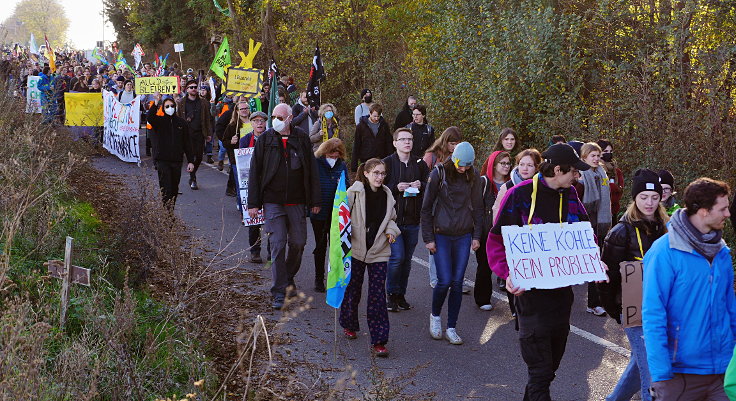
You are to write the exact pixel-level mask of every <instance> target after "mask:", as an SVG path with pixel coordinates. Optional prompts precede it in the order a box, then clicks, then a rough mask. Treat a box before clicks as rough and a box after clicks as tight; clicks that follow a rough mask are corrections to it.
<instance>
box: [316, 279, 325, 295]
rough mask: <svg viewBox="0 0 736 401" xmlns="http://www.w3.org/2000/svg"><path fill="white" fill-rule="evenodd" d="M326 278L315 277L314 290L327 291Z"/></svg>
mask: <svg viewBox="0 0 736 401" xmlns="http://www.w3.org/2000/svg"><path fill="white" fill-rule="evenodd" d="M325 291H327V290H326V289H325V280H323V279H319V278H316V279H314V292H325Z"/></svg>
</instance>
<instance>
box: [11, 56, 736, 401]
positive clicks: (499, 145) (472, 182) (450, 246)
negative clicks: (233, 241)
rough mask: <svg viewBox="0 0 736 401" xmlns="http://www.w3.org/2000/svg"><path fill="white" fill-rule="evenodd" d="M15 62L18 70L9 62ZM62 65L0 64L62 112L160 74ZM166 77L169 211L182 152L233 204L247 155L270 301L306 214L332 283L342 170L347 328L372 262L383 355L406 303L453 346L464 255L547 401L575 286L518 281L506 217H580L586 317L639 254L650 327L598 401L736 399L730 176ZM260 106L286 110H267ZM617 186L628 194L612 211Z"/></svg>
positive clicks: (300, 242)
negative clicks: (412, 286)
mask: <svg viewBox="0 0 736 401" xmlns="http://www.w3.org/2000/svg"><path fill="white" fill-rule="evenodd" d="M12 63H16V64H15V67H17V68H14V69H13V68H10V67H8V66H9V65H10V64H12ZM57 63H58V65H59V67H58V69H57V71H56V73H55V74H51V73H50V71H49V67H48V66H40V65H39V64H38V63H36V62H34V61H32V60H27V61H24V62H22V63H21V62H18V60H15V59H12V58H11V57H6V59H5V60H4V61H3V66H2V67H3V68H2V69H3V71H2V73H3V77H4V79H5V81H6V82H12V81H13V76H15V82H16V86H17V90H18V91H19V93H20V94H21V95H22V93H23V90H24V88H23V82H25V79H24V77H25V76H27V75H38V76H40V77H41V81H42V82H43V84H42V85H43V86H41V85H39V87H40V89H41V90H42V91H43V92H44V99H45V100H44V102H45V104H46V105H47V106H48V107H47V108H46V109H45V110H47V112H48V113H47V114H48V115H49V116H51V117H50V118H51V120H57V121H58V118H60V117H59V116H61V114H62V113H63V110H62V108H61V105H62V104H63V102H59V101H58V93H60V92H61V93H63V92H64V91H79V92H88V91H100V90H101V88H104V89H106V90H109V91H112V92H114V93H116V95H117V96H118V98H119V100H120V101H121V102H126V101H130V100H132V99H133V98H134V97H135V96H136V94H135V92H134V90H133V88H134V85H133V83H134V80H135V78H136V76H147V75H151V74H156V73H161V71H159V72H156V71H154V70H153V66H151V65H150V64H149V63H144V64H143V65H142V66H141V68H140V69H139V70H137V71H129V70H125V69H115V68H114V67H112V66H110V65H99V64H94V63H91V62H89V61H87V60H84V59H83V58H82V57H81V56H80V54H76V55H75V54H71V55H69V56H68V57H62V58H60V59H59V60H58V61H57ZM164 73H165V74H171V75H177V76H180V77H182V83H183V86H182V93H181V94H177V95H174V96H170V95H166V96H162V95H160V94H155V95H149V96H146V97H145V98H144V99H143V101H142V104H143V107H144V110H143V111H142V112H144V113H145V116H146V119H145V121H146V123H147V124H148V132H149V135H147V139H149V140H150V141H149V142H148V143H147V144H146V148H147V151H148V152H150V154H151V156H152V158H153V160H154V163H155V166H156V169H157V173H158V177H159V183H160V187H161V192H162V197H163V200H164V202H165V203H166V204H167V205H168V206H169V207H170V208H173V207H174V204H175V201H176V197H177V194H178V192H179V181H180V176H181V173H182V168H183V166H182V164H183V161H184V158H186V161H187V164H186V167H185V168H186V171H187V172H188V173H189V180H188V184H189V188H190V189H191V190H197V189H198V184H197V176H196V174H197V169H198V168H199V166H200V165H201V163H202V162H207V163H210V164H212V165H214V166H216V167H218V168H219V169H220V170H223V169H224V166H225V164H227V165H229V168H230V170H229V172H230V174H229V178H228V184H227V189H226V195H228V196H234V197H239V195H240V192H239V191H238V182H237V180H236V177H237V171H236V169H235V166H236V158H235V155H234V152H235V150H236V149H242V148H253V153H252V158H251V164H250V166H249V167H250V175H249V180H248V196H247V199H243V200H240V199H238V200H237V201H235V203H236V204H237V205H238V206H240V205H247V206H246V209H247V210H243V213H245V214H247V215H248V216H250V217H255V216H257V215H258V213H259V212H260V211H262V213H263V216H264V224H263V226H262V227H261V226H250V227H249V246H248V250H249V252H250V254H251V257H250V261H251V262H253V263H259V264H260V263H263V259H262V251H263V250H265V251H266V255H267V256H266V257H267V259H268V260H269V261H270V262H271V272H272V287H271V295H272V306H273V308H274V309H281V308H283V307H284V304H285V302H286V301H287V299H288V298H289V297H291V296H293V295H294V294H295V291H296V287H297V285H296V281H297V280H296V277H297V274H298V272H299V270H300V266H301V263H302V259H303V253H304V250H305V247H306V243H307V236H308V234H307V219H309V220H310V222H311V227H312V232H313V236H314V240H315V248H314V250H313V252H312V254H313V257H314V264H315V273H314V277H313V279H314V282H313V284H314V287H313V289H314V291H316V292H325V290H326V273H325V270H326V269H325V266H326V253H327V249H328V243H329V238H330V235H332V234H331V227H332V226H333V225H334V224H336V222H334V221H333V217H332V209H333V201H334V199H335V194H336V191H337V190H338V181H339V180H340V177H349V182H348V183H347V190H346V192H347V199H348V204H349V207H350V214H351V225H352V238H351V243H352V270H351V279H350V282H349V283H348V285H347V288H346V290H345V297H344V300H343V302H342V305H341V308H340V313H339V322H340V325H341V326H342V328H343V333H344V336H345V337H346V338H348V339H355V338H357V337H358V332H359V330H360V323H359V318H358V317H359V313H358V309H359V306H360V301H361V294H362V285H363V282H364V277H365V275H366V272H367V275H368V279H367V285H368V292H367V293H368V297H367V299H365V302H364V303H365V307H366V308H367V323H368V329H369V333H370V345H371V351H372V352H373V353H374V354H375V355H376V356H379V357H385V356H388V349H387V343H388V342H389V338H390V319H389V313H388V312H399V311H407V310H411V309H412V305H411V303H410V302H409V300H411V302H427V303H428V304H429V305H431V312H430V316H429V333H428V335H429V336H431V337H432V338H434V339H437V340H442V339H446V340H447V341H449V343H451V344H455V345H460V344H462V343H463V339H462V337H461V332H462V330H461V328H462V324H461V322H458V315H459V311H460V308H461V304H462V300H463V292H464V291H465V290H466V289H465V288H464V282H465V276H466V268H467V266H468V261H469V259H470V257H471V254H472V253H474V255H475V256H474V257H475V259H476V260H477V265H478V268H477V272H476V275H475V286H474V289H473V300H474V301H475V305H476V306H477V307H478V308H479V309H481V310H484V311H490V310H492V309H493V305H492V302H491V299H492V294H493V288H494V281H495V283H496V285H495V286H496V287H497V288H498V290H500V291H504V292H506V295H507V297H508V301H509V302H508V305H509V308H510V312H511V314H512V316H513V317H514V318H515V319H516V324H517V328H518V331H519V343H520V350H521V356H522V358H523V361H524V362H525V363H526V364H527V367H528V375H529V378H528V383H527V385H526V388H525V394H524V400H534V401H537V400H551V396H550V384H551V382H552V381H553V379H554V378H555V371H556V370H557V368H558V367H559V365H560V361H561V360H562V358H563V355H564V352H565V347H566V344H567V337H568V334H569V332H570V315H571V308H572V305H573V291H572V288H571V287H570V286H567V287H562V288H555V289H524V288H521V287H520V286H518V285H516V284H515V283H514V282H513V277H511V275H510V274H509V266H508V264H507V260H506V256H505V245H506V244H504V238H503V236H502V235H501V234H502V228H503V227H504V226H512V225H513V226H524V225H533V224H544V223H560V224H562V223H575V222H590V225H591V226H592V229H593V232H594V233H595V238H596V242H597V245H598V246H599V247H600V253H601V260H602V261H603V262H604V264H605V266H607V269H608V271H607V276H608V279H607V280H605V281H601V282H590V283H587V284H586V286H587V289H588V291H587V307H586V311H587V312H589V313H591V315H596V316H608V317H610V318H612V319H614V320H615V321H616V322H617V323H619V324H621V321H622V313H623V311H622V278H621V273H620V272H619V268H618V267H619V264H620V263H621V262H627V261H643V265H644V270H643V275H644V277H643V287H642V302H643V303H642V322H643V324H642V325H639V326H634V327H626V328H624V329H623V331H624V333H625V335H626V337H627V339H628V341H629V343H630V347H631V357H630V361H629V364H628V366H627V367H626V369H625V371H624V372H623V374H622V376H621V378H620V379H619V381H618V383H617V385H616V387H615V389H614V390H613V392H612V393H611V394H610V395H609V396H608V397H607V400H629V399H631V398H632V397H633V396H634V395H635V394H638V395H639V396H640V397H641V399H642V400H652V399H656V400H727V399H728V397H732V398H731V399H732V400H733V399H736V365H733V364H732V365H731V366H729V363H730V362H731V360H732V353H733V351H734V343H735V341H736V297H735V296H734V287H733V284H734V273H733V263H732V259H731V253H730V250H729V248H728V247H727V246H726V244H725V242H724V240H723V228H724V225H725V221H726V220H727V219H729V217H732V216H731V211H733V209H732V207H729V204H730V203H729V199H730V196H731V188H730V187H729V185H728V184H727V183H725V182H723V181H718V180H713V179H710V178H700V179H697V180H695V181H693V182H691V183H689V184H687V185H685V184H684V183H676V182H675V178H674V177H673V175H672V174H671V173H670V172H668V171H666V170H661V169H657V168H654V167H655V166H650V167H651V168H642V169H639V170H637V171H634V172H629V173H631V176H632V178H631V180H630V181H629V182H625V180H624V172H622V171H621V169H620V168H619V166H618V164H617V161H616V159H615V157H614V154H615V153H614V145H615V144H614V143H612V142H611V141H608V140H606V139H598V140H597V141H591V142H579V141H568V140H567V139H566V138H564V137H562V136H560V135H556V136H554V137H552V138H550V141H549V142H550V144H549V146H548V147H547V148H546V149H545V150H543V151H540V150H538V149H534V148H525V147H524V144H522V143H521V141H520V139H519V137H518V136H517V134H516V132H515V131H514V130H513V129H511V128H504V129H503V130H501V131H500V133H499V136H498V137H497V139H496V141H495V146H494V147H493V150H492V151H491V152H490V154H483V155H481V154H479V153H478V151H477V150H476V149H475V148H474V147H473V146H472V145H471V144H470V143H469V142H468V141H467V140H465V139H466V138H464V133H463V132H462V129H461V128H459V127H454V126H451V127H447V128H445V129H444V130H436V128H435V127H433V126H432V125H430V124H429V119H428V107H427V106H426V105H423V104H420V103H419V102H418V99H417V98H416V97H414V96H409V97H408V98H407V99H406V102H405V104H404V105H403V107H402V109H401V110H400V111H399V112H398V114H397V116H396V119H395V121H393V124H389V122H388V121H386V119H385V118H384V117H383V112H384V110H383V107H382V105H380V104H379V103H377V102H376V101H375V99H374V97H373V92H372V91H371V90H369V89H364V90H362V91H361V92H360V98H359V99H360V103H359V104H358V105H357V106H356V107H355V109H354V114H353V117H354V120H353V122H354V123H355V128H354V131H353V133H354V135H352V137H350V136H348V135H346V132H347V130H349V129H352V124H350V125H347V124H344V123H343V122H341V120H340V118H339V114H338V110H337V108H336V107H335V105H334V104H331V103H321V104H314V103H313V102H311V101H310V100H309V99H308V98H307V96H306V92H304V91H299V90H297V89H296V86H295V84H294V82H293V80H291V79H290V78H288V77H285V78H284V79H282V80H280V81H279V82H278V84H277V85H276V87H271V85H270V84H266V85H264V87H263V90H262V92H261V95H260V96H258V97H256V98H252V99H245V98H239V97H237V96H235V97H230V96H227V95H223V93H222V92H223V90H222V87H221V84H219V83H218V82H217V81H216V80H214V79H212V78H210V77H207V76H205V75H203V74H202V73H195V72H194V71H192V70H191V69H190V70H188V71H181V70H180V69H179V67H178V66H177V65H176V64H175V63H174V64H173V65H172V66H171V67H168V68H165V72H164ZM13 74H15V75H13ZM269 102H276V103H278V104H277V105H275V107H274V105H271V106H272V107H269ZM47 121H50V120H47ZM347 138H351V139H350V141H351V143H346V142H348V139H347ZM347 145H350V146H347ZM348 148H351V149H352V152H351V154H350V155H348V151H347V149H348ZM226 162H227V163H226ZM348 173H350V174H348ZM676 184H677V185H676ZM678 188H680V190H681V195H680V196H679V197H680V199H679V201H678V199H677V198H676V195H678V192H677V191H676V189H678ZM626 191H628V193H629V194H630V197H631V201H630V203H629V204H622V199H624V198H625V196H624V194H625V192H626ZM627 198H628V197H627ZM420 240H421V242H422V243H423V244H424V248H425V249H426V250H424V251H422V252H427V255H428V256H429V264H430V274H429V277H428V280H429V285H430V286H431V287H432V296H431V299H428V300H420V299H418V298H417V297H412V296H411V294H407V286H408V280H409V276H410V273H411V267H412V256H413V255H414V253H415V250H416V247H417V245H418V243H419V241H420ZM494 275H495V280H494ZM443 309H446V310H447V312H446V314H445V316H446V317H445V318H443ZM443 329H444V330H443ZM735 363H736V362H735Z"/></svg>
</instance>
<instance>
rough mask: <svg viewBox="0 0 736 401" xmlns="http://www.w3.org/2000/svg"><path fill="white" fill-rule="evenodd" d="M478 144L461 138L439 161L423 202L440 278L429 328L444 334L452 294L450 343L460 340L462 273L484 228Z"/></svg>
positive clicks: (436, 335)
mask: <svg viewBox="0 0 736 401" xmlns="http://www.w3.org/2000/svg"><path fill="white" fill-rule="evenodd" d="M474 160H475V150H474V149H473V146H472V145H470V143H468V142H460V143H459V144H458V145H457V146H456V147H455V150H454V151H453V152H452V157H451V158H450V160H448V161H446V162H444V163H442V164H440V165H438V166H436V167H435V168H434V169H433V170H432V172H431V173H430V175H429V179H428V180H427V190H426V193H425V194H424V200H423V202H422V214H421V226H422V239H423V240H424V244H425V245H424V246H425V247H426V248H427V249H428V250H429V252H430V254H432V255H434V263H435V266H436V268H437V284H436V285H435V287H434V290H433V292H432V312H431V313H430V315H429V334H430V335H431V336H432V338H434V339H435V340H441V339H442V318H441V317H440V314H441V313H442V306H443V304H444V303H445V298H447V297H448V296H447V293H448V291H449V293H450V296H449V299H448V301H447V330H445V338H447V340H448V341H449V342H450V344H454V345H460V344H462V343H463V340H462V338H460V336H459V335H458V334H457V330H456V324H457V317H458V314H459V312H460V305H461V304H462V301H463V279H464V277H465V268H466V267H467V266H468V258H469V257H470V251H471V250H473V251H475V250H477V249H478V248H479V247H480V235H481V233H482V230H483V199H482V197H481V191H482V189H483V188H482V183H481V181H480V177H479V176H478V173H477V172H476V171H475V169H474V168H473V161H474Z"/></svg>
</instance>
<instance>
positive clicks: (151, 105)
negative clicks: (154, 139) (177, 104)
mask: <svg viewBox="0 0 736 401" xmlns="http://www.w3.org/2000/svg"><path fill="white" fill-rule="evenodd" d="M153 105H154V102H153V100H151V101H150V102H148V108H149V109H150V108H151V107H153ZM156 115H157V116H161V117H163V115H164V106H163V103H162V104H161V106H158V111H157V112H156ZM146 129H153V127H152V126H151V123H149V122H148V121H146Z"/></svg>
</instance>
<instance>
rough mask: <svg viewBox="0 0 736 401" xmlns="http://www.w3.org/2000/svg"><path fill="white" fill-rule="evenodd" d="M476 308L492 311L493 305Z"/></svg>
mask: <svg viewBox="0 0 736 401" xmlns="http://www.w3.org/2000/svg"><path fill="white" fill-rule="evenodd" d="M478 308H480V310H493V305H491V304H485V305H481V306H479V307H478Z"/></svg>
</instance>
